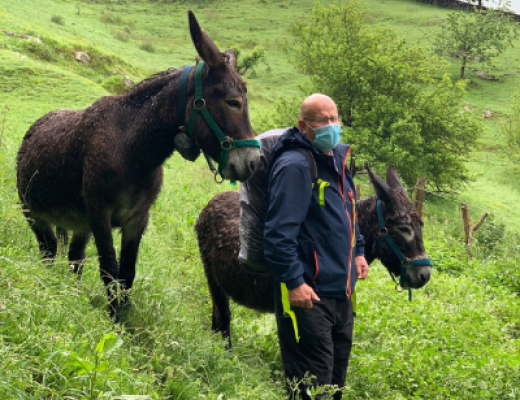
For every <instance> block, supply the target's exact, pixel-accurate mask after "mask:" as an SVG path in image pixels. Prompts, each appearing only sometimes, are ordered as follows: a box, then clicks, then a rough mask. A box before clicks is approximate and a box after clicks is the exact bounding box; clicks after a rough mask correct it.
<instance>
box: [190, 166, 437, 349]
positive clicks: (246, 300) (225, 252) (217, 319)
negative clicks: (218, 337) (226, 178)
mask: <svg viewBox="0 0 520 400" xmlns="http://www.w3.org/2000/svg"><path fill="white" fill-rule="evenodd" d="M367 169H368V174H369V178H370V180H371V183H372V185H373V186H374V189H375V192H376V194H375V195H374V196H372V197H369V198H367V199H365V200H361V201H359V202H358V203H357V204H356V205H357V215H358V221H359V227H360V231H361V233H362V234H363V236H364V237H365V252H366V254H365V256H366V258H367V261H368V262H369V263H371V262H372V261H374V259H376V258H377V257H376V254H375V253H376V242H377V239H378V237H379V236H380V235H381V231H380V228H379V224H378V222H377V213H376V202H377V200H378V199H380V200H382V201H383V215H384V217H385V225H386V227H387V228H388V231H389V233H390V235H391V237H392V239H393V240H394V242H395V243H396V245H397V246H398V248H399V249H400V250H401V251H402V253H403V254H404V255H405V256H406V257H408V258H409V259H410V260H417V259H424V258H427V255H426V253H425V250H424V244H423V239H422V232H421V228H422V221H421V220H420V217H419V215H418V213H417V211H416V210H415V209H414V208H413V206H412V204H411V203H410V200H409V199H408V196H407V194H406V192H405V190H404V189H403V186H402V185H401V183H400V180H399V176H398V174H397V171H396V170H395V167H394V166H393V165H390V166H389V167H388V169H387V179H386V180H387V181H386V182H385V181H383V180H382V179H381V178H380V177H379V176H377V175H376V174H375V173H374V172H372V171H371V170H370V168H369V167H368V166H367ZM238 196H239V195H238V192H236V191H231V192H223V193H219V194H217V195H216V196H215V197H214V198H213V199H212V200H211V201H210V202H209V203H208V205H207V206H206V207H205V208H204V210H203V211H202V212H201V214H200V216H199V218H198V220H197V223H196V225H195V230H196V233H197V238H198V241H199V249H200V255H201V259H202V263H203V264H204V272H205V273H206V278H207V280H208V286H209V291H210V293H211V297H212V300H213V316H212V329H213V330H214V331H218V332H221V333H222V335H223V336H224V337H227V338H229V345H231V337H230V322H231V312H230V309H229V297H231V298H232V299H233V300H234V301H235V302H237V303H238V304H241V305H243V306H246V307H249V308H252V309H255V310H258V311H261V312H271V313H272V312H274V300H273V276H272V275H271V274H264V275H259V274H252V273H249V272H247V271H246V269H245V268H243V267H242V266H240V264H239V261H238V252H239V250H240V240H239V234H238V227H239V221H240V205H239V199H238ZM381 261H382V263H383V265H384V266H385V267H386V268H387V269H388V271H389V272H391V273H392V274H394V275H395V276H399V275H400V273H401V262H400V261H399V259H398V258H397V256H396V255H395V254H394V253H393V252H392V251H391V249H390V247H389V246H388V245H387V244H386V243H385V244H383V248H382V255H381ZM429 279H430V267H429V266H428V267H417V268H410V267H409V268H408V280H409V284H410V287H411V288H414V289H417V288H420V287H422V286H424V285H425V284H426V283H427V282H428V280H429Z"/></svg>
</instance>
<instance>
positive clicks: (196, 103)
mask: <svg viewBox="0 0 520 400" xmlns="http://www.w3.org/2000/svg"><path fill="white" fill-rule="evenodd" d="M199 104H200V105H199ZM204 107H206V100H204V98H202V99H195V100H194V101H193V108H195V109H201V108H204Z"/></svg>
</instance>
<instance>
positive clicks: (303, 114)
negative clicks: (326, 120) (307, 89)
mask: <svg viewBox="0 0 520 400" xmlns="http://www.w3.org/2000/svg"><path fill="white" fill-rule="evenodd" d="M322 111H324V112H325V114H323V115H322V116H328V115H326V114H327V113H328V112H329V111H333V112H335V115H337V114H338V108H337V107H336V103H334V100H332V99H331V98H330V97H329V96H326V95H324V94H321V93H314V94H311V95H310V96H309V97H307V98H306V99H305V100H303V102H302V105H301V106H300V118H301V119H314V118H316V116H317V115H319V114H320V113H321V112H322Z"/></svg>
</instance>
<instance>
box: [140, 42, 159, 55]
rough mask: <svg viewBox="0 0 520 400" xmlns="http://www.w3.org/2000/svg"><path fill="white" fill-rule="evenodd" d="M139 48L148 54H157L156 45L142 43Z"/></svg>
mask: <svg viewBox="0 0 520 400" xmlns="http://www.w3.org/2000/svg"><path fill="white" fill-rule="evenodd" d="M139 48H140V49H141V50H144V51H147V52H148V53H155V45H154V44H153V43H152V42H142V43H141V45H140V46H139Z"/></svg>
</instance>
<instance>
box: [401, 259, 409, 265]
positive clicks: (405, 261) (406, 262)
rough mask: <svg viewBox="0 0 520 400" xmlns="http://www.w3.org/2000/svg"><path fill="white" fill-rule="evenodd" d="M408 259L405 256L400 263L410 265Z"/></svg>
mask: <svg viewBox="0 0 520 400" xmlns="http://www.w3.org/2000/svg"><path fill="white" fill-rule="evenodd" d="M410 261H411V260H410V259H409V258H408V257H407V258H405V259H404V260H403V261H401V264H403V265H405V266H409V265H410Z"/></svg>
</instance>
